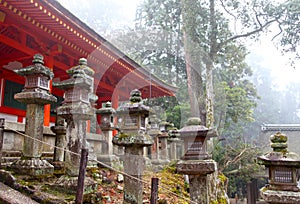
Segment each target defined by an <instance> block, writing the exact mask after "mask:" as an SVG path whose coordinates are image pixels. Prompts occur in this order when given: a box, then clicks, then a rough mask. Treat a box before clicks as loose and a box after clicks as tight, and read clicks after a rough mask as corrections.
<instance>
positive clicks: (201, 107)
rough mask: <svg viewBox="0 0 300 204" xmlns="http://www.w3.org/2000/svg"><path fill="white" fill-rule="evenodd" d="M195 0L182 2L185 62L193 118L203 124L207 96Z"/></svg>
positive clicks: (183, 0)
mask: <svg viewBox="0 0 300 204" xmlns="http://www.w3.org/2000/svg"><path fill="white" fill-rule="evenodd" d="M194 3H195V2H194V0H182V6H183V13H182V19H183V36H184V42H183V43H184V50H185V62H186V72H187V81H188V93H189V100H190V104H191V116H192V117H200V118H201V121H202V124H203V125H205V122H206V115H205V113H206V110H205V100H204V99H205V96H204V87H203V79H202V64H201V60H200V56H201V54H200V50H201V49H200V47H199V45H198V43H197V42H198V41H197V40H196V39H195V36H194V33H195V31H194V27H195V23H196V22H195V19H194V18H195V16H194V15H193V13H194V12H193V9H196V8H195V7H193V4H194Z"/></svg>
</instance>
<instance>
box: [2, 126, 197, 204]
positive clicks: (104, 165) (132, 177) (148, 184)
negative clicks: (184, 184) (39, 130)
mask: <svg viewBox="0 0 300 204" xmlns="http://www.w3.org/2000/svg"><path fill="white" fill-rule="evenodd" d="M4 127H5V128H6V129H8V130H11V131H13V132H15V133H17V134H19V135H22V136H24V137H27V138H30V139H32V140H34V141H37V142H40V143H42V144H45V145H48V146H50V147H52V148H57V149H60V150H64V151H65V152H68V153H70V154H74V155H76V156H79V157H80V156H81V154H79V153H75V152H72V151H70V150H67V149H65V148H62V147H57V146H55V145H53V144H50V143H47V142H45V141H42V140H39V139H37V138H34V137H31V136H29V135H26V134H24V133H22V132H19V131H17V130H14V129H12V128H10V127H8V126H6V125H4ZM89 159H90V158H89ZM89 161H94V162H96V163H98V164H100V165H101V166H103V167H105V168H108V169H110V170H112V171H115V172H117V173H119V174H123V175H125V176H127V177H129V178H131V179H134V180H136V181H138V182H141V183H143V184H144V185H146V186H147V187H148V188H151V183H149V182H148V181H145V180H141V179H139V178H137V177H134V176H132V175H130V174H127V173H126V172H123V171H120V170H118V169H115V168H113V167H112V166H109V165H107V164H105V163H103V162H101V161H98V160H96V159H90V160H89ZM149 186H150V187H149ZM159 186H160V184H159ZM161 189H163V190H165V191H166V192H168V193H170V194H172V195H174V196H176V197H178V198H181V199H183V200H185V201H188V202H189V203H192V204H197V203H196V202H194V201H192V200H190V199H188V198H185V197H183V196H180V195H178V194H176V193H174V192H173V191H172V190H171V189H170V188H168V187H166V186H164V187H163V186H162V185H161Z"/></svg>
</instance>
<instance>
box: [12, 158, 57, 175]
mask: <svg viewBox="0 0 300 204" xmlns="http://www.w3.org/2000/svg"><path fill="white" fill-rule="evenodd" d="M11 169H12V170H13V171H14V172H15V173H17V174H22V175H30V176H39V177H40V176H52V175H53V171H54V167H53V166H52V165H51V164H50V163H49V162H48V161H46V160H42V159H40V158H31V159H26V160H25V159H24V160H18V161H16V162H14V163H13V164H12V165H11Z"/></svg>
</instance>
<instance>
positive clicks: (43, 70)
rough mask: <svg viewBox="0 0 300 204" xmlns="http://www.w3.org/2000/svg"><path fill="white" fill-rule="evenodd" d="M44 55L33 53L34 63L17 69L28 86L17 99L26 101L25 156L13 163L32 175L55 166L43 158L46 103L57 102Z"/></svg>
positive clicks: (49, 170)
mask: <svg viewBox="0 0 300 204" xmlns="http://www.w3.org/2000/svg"><path fill="white" fill-rule="evenodd" d="M43 59H44V58H43V56H42V55H40V54H36V55H34V59H33V61H32V62H33V65H30V66H28V67H25V68H21V69H19V70H16V71H15V72H16V73H17V74H19V75H21V76H24V77H25V86H24V89H23V90H22V92H21V93H17V94H16V95H15V99H16V100H17V101H20V102H22V103H26V104H27V106H26V123H25V134H26V135H28V136H30V137H32V138H29V137H25V138H24V147H23V151H22V154H23V157H22V159H21V160H18V161H16V162H14V163H13V164H12V166H11V167H12V169H13V170H15V171H16V172H17V173H20V174H24V175H32V176H43V175H49V174H52V173H53V169H54V168H53V166H52V165H50V164H49V162H48V161H46V160H43V159H41V156H42V151H43V143H42V142H40V141H43V129H44V105H45V104H49V103H52V102H56V100H57V99H56V97H54V96H53V95H52V94H50V93H49V89H50V88H49V81H50V80H51V79H52V78H53V72H52V71H51V70H50V69H49V68H48V67H45V66H44V61H43Z"/></svg>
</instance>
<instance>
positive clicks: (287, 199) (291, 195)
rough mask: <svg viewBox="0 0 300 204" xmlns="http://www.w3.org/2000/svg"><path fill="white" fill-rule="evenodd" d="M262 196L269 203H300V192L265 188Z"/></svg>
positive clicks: (261, 192) (261, 190)
mask: <svg viewBox="0 0 300 204" xmlns="http://www.w3.org/2000/svg"><path fill="white" fill-rule="evenodd" d="M260 194H261V197H262V198H263V199H264V201H266V202H267V203H273V204H279V203H300V192H293V191H278V190H269V189H268V188H267V187H263V188H262V189H260Z"/></svg>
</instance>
